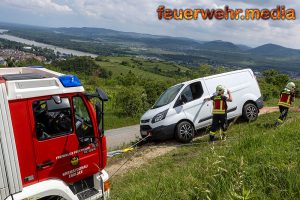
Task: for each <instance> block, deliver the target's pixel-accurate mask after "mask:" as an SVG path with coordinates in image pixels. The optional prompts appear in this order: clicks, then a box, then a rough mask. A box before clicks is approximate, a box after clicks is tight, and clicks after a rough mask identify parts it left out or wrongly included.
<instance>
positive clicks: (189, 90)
mask: <svg viewBox="0 0 300 200" xmlns="http://www.w3.org/2000/svg"><path fill="white" fill-rule="evenodd" d="M181 95H182V96H184V97H185V98H186V102H190V101H193V100H196V99H199V98H201V96H202V95H203V88H202V85H201V82H195V83H192V84H190V85H188V86H187V87H186V88H185V89H184V90H183V91H182V94H181Z"/></svg>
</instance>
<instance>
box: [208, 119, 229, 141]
mask: <svg viewBox="0 0 300 200" xmlns="http://www.w3.org/2000/svg"><path fill="white" fill-rule="evenodd" d="M220 128H221V130H222V134H224V135H225V133H226V130H227V113H225V114H214V115H213V120H212V125H211V130H210V137H214V136H215V135H216V133H217V131H218V130H219V129H220Z"/></svg>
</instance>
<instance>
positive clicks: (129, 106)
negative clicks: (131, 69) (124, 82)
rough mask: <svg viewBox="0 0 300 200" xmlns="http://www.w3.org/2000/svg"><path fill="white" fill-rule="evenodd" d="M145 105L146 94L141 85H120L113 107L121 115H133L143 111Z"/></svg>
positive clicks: (146, 105)
mask: <svg viewBox="0 0 300 200" xmlns="http://www.w3.org/2000/svg"><path fill="white" fill-rule="evenodd" d="M147 107H148V103H147V95H146V92H145V90H144V88H142V87H139V86H129V87H122V88H121V89H120V90H119V92H118V93H117V94H116V97H115V108H116V109H117V110H119V111H120V114H122V115H125V116H127V117H134V116H137V115H138V114H141V113H142V112H144V111H145V109H146V108H147Z"/></svg>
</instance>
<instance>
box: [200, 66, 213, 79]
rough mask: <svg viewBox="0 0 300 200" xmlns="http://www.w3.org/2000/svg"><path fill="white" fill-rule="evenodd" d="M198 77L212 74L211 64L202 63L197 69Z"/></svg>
mask: <svg viewBox="0 0 300 200" xmlns="http://www.w3.org/2000/svg"><path fill="white" fill-rule="evenodd" d="M198 72H199V75H200V77H205V76H209V75H211V74H212V66H211V65H208V64H202V65H200V66H199V69H198Z"/></svg>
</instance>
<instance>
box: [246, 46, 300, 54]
mask: <svg viewBox="0 0 300 200" xmlns="http://www.w3.org/2000/svg"><path fill="white" fill-rule="evenodd" d="M248 52H250V53H252V54H257V55H272V56H300V50H297V49H291V48H286V47H282V46H280V45H276V44H265V45H262V46H259V47H256V48H253V49H250V50H248Z"/></svg>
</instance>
